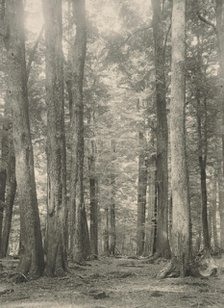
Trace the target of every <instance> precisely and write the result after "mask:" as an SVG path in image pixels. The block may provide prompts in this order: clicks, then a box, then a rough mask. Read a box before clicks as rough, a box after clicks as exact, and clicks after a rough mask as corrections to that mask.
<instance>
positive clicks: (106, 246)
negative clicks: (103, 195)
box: [103, 208, 109, 256]
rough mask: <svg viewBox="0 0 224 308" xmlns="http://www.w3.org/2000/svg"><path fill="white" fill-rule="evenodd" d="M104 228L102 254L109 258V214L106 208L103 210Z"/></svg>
mask: <svg viewBox="0 0 224 308" xmlns="http://www.w3.org/2000/svg"><path fill="white" fill-rule="evenodd" d="M104 212H105V226H104V230H103V253H104V255H105V256H109V215H108V214H109V213H108V208H105V210H104Z"/></svg>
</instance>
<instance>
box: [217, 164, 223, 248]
mask: <svg viewBox="0 0 224 308" xmlns="http://www.w3.org/2000/svg"><path fill="white" fill-rule="evenodd" d="M218 196H219V216H220V248H221V250H222V251H224V181H223V173H222V161H220V162H219V168H218Z"/></svg>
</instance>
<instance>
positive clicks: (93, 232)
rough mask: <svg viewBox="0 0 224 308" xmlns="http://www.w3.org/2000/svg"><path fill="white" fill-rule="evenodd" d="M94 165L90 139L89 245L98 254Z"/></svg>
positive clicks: (93, 152) (93, 146)
mask: <svg viewBox="0 0 224 308" xmlns="http://www.w3.org/2000/svg"><path fill="white" fill-rule="evenodd" d="M95 169H96V166H95V143H94V141H91V155H90V157H89V173H90V176H89V186H90V245H91V253H92V254H93V255H95V256H97V255H98V200H97V178H96V170H95Z"/></svg>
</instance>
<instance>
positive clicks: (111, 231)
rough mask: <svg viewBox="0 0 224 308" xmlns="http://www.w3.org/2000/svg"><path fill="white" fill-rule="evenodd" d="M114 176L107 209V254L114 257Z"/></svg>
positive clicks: (112, 176)
mask: <svg viewBox="0 0 224 308" xmlns="http://www.w3.org/2000/svg"><path fill="white" fill-rule="evenodd" d="M114 186H115V176H114V175H113V174H112V175H111V190H112V191H111V200H110V207H109V226H110V227H109V253H110V255H113V256H114V255H115V248H116V216H115V200H114V195H115V189H114Z"/></svg>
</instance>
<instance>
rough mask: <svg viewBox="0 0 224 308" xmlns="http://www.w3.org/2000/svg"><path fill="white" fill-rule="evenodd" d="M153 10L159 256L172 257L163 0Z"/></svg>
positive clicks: (157, 242)
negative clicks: (169, 228)
mask: <svg viewBox="0 0 224 308" xmlns="http://www.w3.org/2000/svg"><path fill="white" fill-rule="evenodd" d="M151 2H152V9H153V23H152V25H153V37H154V62H155V71H156V110H157V161H156V165H157V181H158V212H157V236H156V243H155V248H156V255H157V256H159V257H165V258H169V257H170V246H169V241H168V161H167V159H168V158H167V155H168V154H167V153H168V127H167V117H166V80H165V48H166V47H165V46H164V30H163V27H164V26H163V24H164V21H163V19H162V14H161V1H160V0H151Z"/></svg>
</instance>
